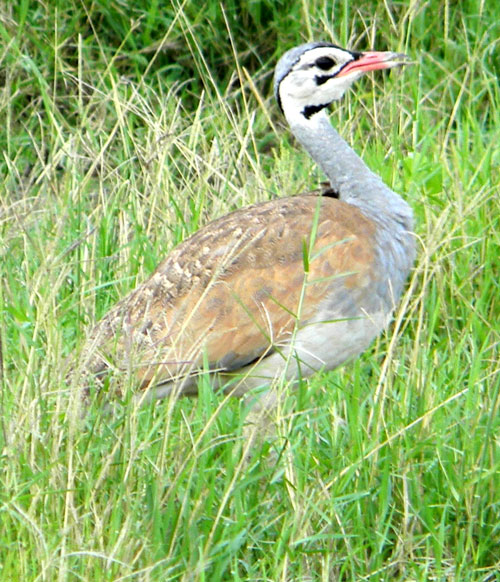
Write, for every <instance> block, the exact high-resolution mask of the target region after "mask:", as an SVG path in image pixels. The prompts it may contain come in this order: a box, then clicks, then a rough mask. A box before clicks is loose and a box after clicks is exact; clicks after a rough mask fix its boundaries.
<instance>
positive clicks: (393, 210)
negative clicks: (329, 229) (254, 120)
mask: <svg viewBox="0 0 500 582" xmlns="http://www.w3.org/2000/svg"><path fill="white" fill-rule="evenodd" d="M288 122H289V124H290V129H291V130H292V132H293V134H294V135H295V137H296V138H297V139H298V140H299V141H300V143H301V144H302V146H303V147H304V148H305V149H306V150H307V152H308V153H309V154H310V156H311V157H312V158H313V160H314V161H315V162H316V163H317V164H318V165H319V166H320V168H321V169H322V170H323V172H324V173H325V174H326V175H327V177H328V179H329V181H330V184H331V186H332V188H333V190H335V192H337V193H338V195H339V198H340V199H341V200H343V201H345V202H347V203H349V204H352V205H353V206H357V207H358V208H359V209H360V210H362V211H363V213H364V214H365V215H366V216H368V217H369V218H371V219H373V220H374V221H376V222H377V223H378V224H379V225H380V226H384V227H387V228H390V229H393V228H398V229H403V230H405V231H411V229H412V226H413V218H412V211H411V208H410V207H409V206H408V204H407V203H406V202H405V201H404V200H403V199H402V198H401V197H400V196H399V195H398V194H396V193H395V192H393V191H392V190H391V189H390V188H389V187H388V186H386V185H385V184H384V182H382V180H381V179H380V177H379V176H377V175H376V174H374V173H373V172H372V171H371V170H370V169H369V168H368V166H367V165H366V164H365V163H364V162H363V160H362V159H361V158H360V157H359V156H358V155H357V154H356V153H355V152H354V150H353V149H352V148H350V147H349V146H348V145H347V143H346V142H345V141H344V140H343V139H342V138H341V137H340V135H339V134H338V133H337V132H336V131H335V129H333V127H332V125H331V123H330V120H329V118H328V116H327V114H326V112H325V110H322V111H320V112H318V113H316V114H315V115H313V116H312V117H311V118H310V119H306V118H305V117H304V116H303V115H298V116H295V115H294V116H293V117H291V118H289V119H288Z"/></svg>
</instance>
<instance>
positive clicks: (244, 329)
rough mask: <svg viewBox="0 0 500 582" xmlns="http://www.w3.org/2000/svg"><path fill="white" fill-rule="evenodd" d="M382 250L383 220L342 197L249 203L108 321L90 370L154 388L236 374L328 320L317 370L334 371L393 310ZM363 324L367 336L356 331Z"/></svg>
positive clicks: (95, 342) (173, 258) (99, 329)
mask: <svg viewBox="0 0 500 582" xmlns="http://www.w3.org/2000/svg"><path fill="white" fill-rule="evenodd" d="M378 250H379V249H377V232H376V227H375V225H374V223H373V222H372V221H370V220H369V219H367V218H366V217H365V216H364V215H363V214H362V213H361V212H360V211H359V210H357V209H356V208H354V207H352V206H351V205H349V204H346V203H344V202H342V201H339V200H336V199H335V198H329V197H321V196H308V195H304V196H297V197H293V198H284V199H278V200H273V201H270V202H266V203H263V204H260V205H255V206H251V207H247V208H245V209H242V210H238V211H236V212H233V213H231V214H229V215H227V216H224V217H223V218H220V219H219V220H216V221H214V222H212V223H210V224H209V225H208V226H206V227H205V228H202V229H201V230H200V231H198V232H197V233H195V234H194V235H192V236H191V237H190V238H188V239H187V240H186V241H184V242H183V243H181V244H180V245H179V246H178V247H177V248H176V249H174V250H173V251H172V252H171V253H170V255H169V256H168V257H167V258H166V259H165V260H164V261H163V262H162V263H161V264H160V265H159V266H158V268H157V269H156V271H155V272H154V273H153V274H152V275H151V277H150V278H149V279H148V280H147V281H146V282H144V283H143V284H142V285H140V286H139V287H138V288H137V289H136V290H135V291H134V292H133V293H132V294H131V295H129V296H128V297H126V298H125V299H124V300H122V301H121V302H120V303H118V304H117V305H116V306H115V307H114V308H113V309H112V310H111V311H110V312H109V313H108V314H107V315H106V316H105V317H104V319H102V320H101V322H100V323H99V324H98V325H97V326H96V327H95V329H94V330H93V331H92V332H91V334H90V337H89V340H88V342H87V347H86V348H85V353H84V360H85V361H86V362H87V365H86V366H85V367H87V368H88V367H89V368H90V370H91V372H93V373H97V374H99V373H102V372H103V371H104V370H105V369H106V368H108V367H111V368H114V369H119V370H132V371H133V373H134V374H135V375H136V376H137V380H138V384H140V385H142V386H143V387H146V386H148V385H149V384H159V383H165V382H171V381H174V380H175V379H178V378H181V377H186V376H189V375H195V374H196V373H197V372H198V371H199V370H200V369H201V368H202V367H203V366H207V365H208V367H209V368H210V369H212V370H218V371H222V372H226V373H227V372H233V371H237V370H239V369H242V368H244V367H245V366H248V365H249V364H251V363H252V362H254V361H258V360H259V359H261V361H262V362H263V361H265V360H266V359H267V358H270V357H271V355H272V354H273V355H274V359H275V360H276V353H279V355H280V357H282V356H283V353H284V352H286V353H289V351H290V349H294V346H293V345H292V343H293V342H294V341H296V342H298V343H300V338H301V337H303V336H306V335H308V332H304V330H307V329H308V328H314V329H315V334H316V333H320V334H321V333H322V332H321V331H318V330H319V328H321V329H322V330H323V331H324V330H325V329H326V328H327V327H329V328H330V330H331V331H329V332H328V334H327V335H328V336H329V337H330V336H331V340H330V341H331V343H332V346H331V349H329V348H326V349H325V350H323V351H325V354H323V356H322V357H321V358H320V359H318V361H317V364H316V365H315V366H314V369H311V371H314V370H315V369H318V368H321V367H324V368H333V367H335V366H337V365H339V364H340V363H342V360H343V359H345V358H347V357H350V356H351V355H355V354H357V353H359V352H360V351H362V350H363V349H364V348H365V347H366V345H368V343H369V342H370V341H371V340H372V339H373V337H374V336H375V335H376V334H377V333H379V331H380V329H381V327H383V325H384V324H385V322H386V321H387V316H388V315H389V313H390V312H391V311H392V307H393V304H394V299H395V298H393V297H392V295H391V293H392V291H391V281H390V273H385V272H383V271H382V269H381V268H380V265H378V264H377V263H378V260H377V256H378V255H379V253H378ZM376 290H378V291H376ZM389 297H390V299H388V298H389ZM360 319H361V320H362V321H363V322H364V323H363V326H362V328H363V331H361V332H360V331H359V330H358V331H356V333H354V330H355V329H357V328H359V320H360ZM336 329H337V330H338V332H336V331H335V330H336ZM350 329H351V330H352V332H353V333H352V341H350V339H349V336H346V335H345V334H346V333H347V334H348V333H349V330H350ZM335 337H338V339H339V341H340V342H341V343H342V346H343V349H342V350H341V351H342V353H345V357H344V356H339V349H338V346H335V345H334V344H335ZM312 339H314V337H313V338H312ZM302 349H304V350H307V349H308V348H307V347H305V348H302ZM339 358H340V361H339ZM278 367H279V366H278ZM306 367H307V366H306ZM308 367H311V368H312V366H308ZM303 373H304V375H309V374H308V371H307V369H305V370H304V371H303ZM193 382H194V381H193ZM193 382H186V384H185V385H186V387H187V388H186V389H188V391H189V390H190V389H192V388H193Z"/></svg>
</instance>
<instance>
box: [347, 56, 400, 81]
mask: <svg viewBox="0 0 500 582" xmlns="http://www.w3.org/2000/svg"><path fill="white" fill-rule="evenodd" d="M405 64H408V57H407V56H406V55H404V54H402V53H392V52H390V51H382V52H379V51H367V52H365V53H359V57H358V58H357V59H355V60H354V61H350V62H349V63H347V65H345V67H344V68H343V69H341V70H340V71H339V72H338V73H337V75H336V76H337V77H345V76H347V75H350V74H352V73H366V72H368V71H376V70H378V69H390V68H391V67H397V66H398V65H405Z"/></svg>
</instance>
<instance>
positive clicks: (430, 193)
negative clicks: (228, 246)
mask: <svg viewBox="0 0 500 582" xmlns="http://www.w3.org/2000/svg"><path fill="white" fill-rule="evenodd" d="M224 4H225V14H224V13H223V12H222V11H221V9H220V7H219V3H217V2H214V1H213V0H210V1H205V2H200V3H196V4H195V3H192V2H186V3H184V4H183V5H182V6H181V5H177V3H175V2H174V3H167V5H166V6H163V5H162V3H160V2H154V1H153V2H149V3H146V2H140V1H139V0H135V1H133V2H132V1H131V2H127V3H125V2H113V3H111V2H105V1H104V0H100V1H96V2H92V3H80V2H72V1H71V0H70V1H69V2H65V3H62V2H56V1H54V2H32V1H29V0H22V1H21V2H19V3H4V4H3V5H2V7H1V8H0V10H1V11H2V14H1V18H0V39H1V40H0V78H1V81H2V82H1V89H0V90H1V93H0V108H1V115H2V117H1V119H2V121H3V122H2V125H1V127H0V148H1V150H2V154H3V155H2V157H1V159H0V166H1V169H2V171H1V174H0V176H1V190H0V271H1V272H0V294H1V295H0V304H1V311H0V339H1V356H2V360H1V378H0V390H1V393H0V455H1V457H0V463H1V465H0V579H1V580H2V582H3V581H4V580H5V581H13V582H14V581H15V582H17V581H21V580H22V581H23V582H29V581H33V582H34V581H37V582H39V581H40V582H41V581H47V582H49V581H50V582H54V581H66V580H67V581H75V582H76V581H79V580H88V581H119V580H120V581H121V580H134V581H141V582H142V581H144V582H146V581H147V582H149V581H151V582H153V581H155V582H156V581H162V582H165V581H167V580H176V581H177V580H179V581H180V580H182V581H200V582H202V581H207V582H208V581H210V582H217V581H232V580H236V581H243V580H255V581H257V580H258V581H273V582H274V581H316V580H318V581H337V580H338V581H352V582H355V581H356V582H358V581H360V580H369V581H370V582H375V581H386V580H387V581H391V582H392V581H401V582H403V581H404V582H410V581H412V582H413V581H415V582H417V581H418V582H420V581H427V580H439V581H446V582H449V581H460V582H463V581H466V582H469V581H482V582H486V581H488V582H490V581H493V580H500V573H499V572H500V525H499V524H500V487H499V485H498V483H499V482H500V442H499V434H500V410H499V407H500V396H499V386H500V382H499V374H498V349H497V348H498V334H499V326H498V319H499V311H500V310H499V308H498V300H497V297H498V293H499V289H498V279H499V272H498V243H499V232H500V228H499V212H498V208H499V202H498V192H499V189H500V172H499V157H500V154H499V148H498V143H499V142H500V130H499V127H500V124H499V122H500V119H499V118H500V116H499V90H498V79H497V77H498V73H499V67H498V48H499V47H498V37H499V25H498V22H500V9H499V8H498V7H496V6H495V4H496V3H495V2H489V3H488V2H480V1H474V0H472V1H468V2H465V1H464V2H460V3H454V2H453V3H452V2H444V3H441V2H437V0H428V1H424V2H419V3H416V2H412V3H409V4H408V5H406V4H404V3H399V4H392V3H381V2H373V1H368V0H362V1H361V2H358V3H352V4H350V3H347V2H332V3H328V4H327V3H324V2H316V1H314V2H308V3H303V2H287V3H276V2H265V1H261V2H257V1H254V2H252V1H250V0H247V1H246V2H238V3H237V2H228V3H224ZM306 6H307V8H306ZM207 15H208V16H210V18H208V17H207ZM312 38H314V39H320V38H321V39H333V40H335V41H337V42H339V43H340V44H344V45H345V44H347V45H349V46H351V47H355V48H359V49H363V48H370V47H375V48H378V49H382V50H383V49H391V50H403V51H405V52H407V53H408V54H410V55H411V56H412V57H413V59H414V60H415V61H416V65H415V66H413V67H407V68H405V69H404V70H397V71H394V72H392V73H391V74H390V75H378V76H377V75H373V77H371V76H370V77H367V78H366V79H364V80H363V81H361V82H359V83H358V85H357V86H356V88H355V91H352V92H351V94H350V95H349V96H348V97H347V98H346V99H345V100H344V101H343V102H342V103H341V104H339V105H338V106H337V107H335V110H334V111H333V112H332V122H333V123H334V124H335V125H336V127H338V128H339V130H340V131H341V132H342V134H343V135H344V136H345V137H346V138H347V139H348V140H349V141H350V142H352V143H353V145H354V147H355V148H356V149H357V151H358V152H360V153H361V154H362V155H363V157H364V158H365V159H366V161H367V162H368V163H369V164H370V166H371V167H372V168H374V169H376V170H377V171H378V172H379V173H380V174H381V175H382V176H383V178H384V180H385V181H386V182H387V183H389V184H390V185H392V186H393V187H394V188H395V189H396V190H398V191H400V192H402V193H404V195H405V197H406V198H407V199H408V200H409V201H410V203H411V205H412V206H413V208H414V209H415V213H416V217H417V232H418V236H419V258H418V263H417V266H416V268H415V271H414V274H413V277H412V279H411V281H410V282H409V285H408V292H407V294H406V295H405V297H404V299H403V301H402V305H401V309H400V311H399V312H398V314H397V317H396V319H395V323H394V325H393V327H392V328H391V330H390V331H389V332H388V333H387V335H386V336H384V337H382V338H380V339H379V340H378V341H377V342H376V343H375V345H374V346H373V347H372V348H371V349H370V350H368V351H367V352H366V353H365V354H364V355H363V356H362V357H361V358H359V359H358V360H357V361H356V362H354V363H352V364H349V365H347V366H345V367H344V368H342V369H341V370H338V371H335V372H332V373H329V374H323V375H318V376H316V377H315V378H313V379H312V380H311V381H310V382H303V383H302V384H301V386H300V387H299V388H298V389H297V390H296V391H295V392H293V393H291V394H290V396H289V398H288V400H287V402H286V403H285V405H284V407H283V409H281V410H280V411H279V414H278V418H277V419H276V420H277V436H276V437H275V438H270V439H268V440H266V441H264V442H262V443H260V444H258V445H255V446H254V447H253V448H252V450H251V451H249V450H248V448H249V447H248V443H246V442H245V440H244V438H243V432H242V425H243V422H244V412H245V411H244V410H243V407H242V405H241V403H239V402H238V401H233V400H227V399H224V398H223V397H222V396H221V395H219V394H213V392H212V391H211V389H210V386H209V384H208V381H206V380H204V383H203V385H202V387H201V394H200V397H199V398H198V399H196V400H189V399H184V400H181V401H177V402H174V401H165V402H161V403H158V404H157V405H156V406H151V407H146V408H143V409H140V410H136V409H135V408H134V407H133V406H132V405H127V406H125V407H124V408H123V409H122V410H119V411H118V412H117V413H116V414H115V415H110V414H104V413H101V412H100V411H99V410H96V409H93V410H91V412H90V414H89V417H88V419H87V420H86V422H85V424H84V426H82V424H81V423H79V422H77V421H76V420H75V416H74V414H73V412H74V407H75V395H74V394H71V393H70V390H69V388H68V385H67V384H66V382H65V378H64V370H65V359H66V358H67V356H68V355H69V354H70V353H71V352H72V350H73V349H74V348H78V346H81V344H82V341H83V338H84V335H85V330H86V329H87V328H88V326H90V325H92V323H93V322H95V321H96V320H97V319H98V318H100V317H101V316H102V315H103V314H104V313H105V312H106V311H107V309H108V308H109V307H110V306H111V305H112V304H113V303H114V302H115V301H116V300H117V299H118V298H120V297H123V296H124V295H125V294H126V293H127V292H128V291H130V290H131V289H132V288H133V287H134V286H135V285H136V283H137V282H138V281H141V280H143V279H144V278H145V277H146V276H147V275H148V274H149V273H150V272H151V271H152V270H153V268H154V266H155V265H156V263H157V262H158V261H159V260H160V259H161V258H162V257H163V256H165V254H166V253H168V252H169V250H170V249H172V248H173V247H174V246H175V244H177V243H178V242H179V241H181V240H182V239H184V238H185V237H186V236H187V235H189V234H190V233H192V232H194V231H195V230H197V229H198V228H199V227H200V226H202V225H204V224H206V223H207V222H209V221H210V220H212V219H214V218H216V217H218V216H221V215H222V214H224V213H226V212H228V211H230V210H232V209H235V208H239V207H241V206H243V205H246V204H249V203H252V202H255V201H260V200H267V199H269V198H271V197H273V196H276V195H282V194H283V193H287V194H295V193H298V192H300V191H304V190H307V189H311V188H314V187H317V185H318V183H319V182H320V181H321V179H322V176H321V174H320V172H319V170H317V169H316V168H315V167H314V164H313V163H312V162H310V161H309V160H308V159H307V157H306V155H305V154H304V153H303V152H301V151H300V149H298V148H297V147H296V145H295V143H294V142H293V140H292V139H291V138H290V136H289V135H288V134H287V132H286V128H285V127H284V124H283V120H282V118H281V116H280V115H279V112H278V111H277V107H276V105H275V104H274V102H273V100H272V95H271V90H270V86H271V78H272V67H273V65H274V63H275V62H276V59H277V58H278V56H279V55H280V54H281V53H282V52H283V51H284V50H285V49H287V48H290V47H291V46H293V45H295V44H298V43H299V42H302V41H304V40H310V39H312ZM248 458H249V460H248Z"/></svg>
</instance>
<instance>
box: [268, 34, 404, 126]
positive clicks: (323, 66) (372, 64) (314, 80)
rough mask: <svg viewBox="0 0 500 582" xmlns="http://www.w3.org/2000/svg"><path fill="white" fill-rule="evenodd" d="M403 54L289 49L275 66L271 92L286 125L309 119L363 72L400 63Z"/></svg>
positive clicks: (329, 47)
mask: <svg viewBox="0 0 500 582" xmlns="http://www.w3.org/2000/svg"><path fill="white" fill-rule="evenodd" d="M403 62H404V55H399V54H396V53H390V52H365V53H359V52H354V51H349V50H346V49H342V48H340V47H338V46H336V45H333V44H329V43H310V44H306V45H302V46H301V47H297V48H295V49H292V50H291V51H289V52H288V53H285V55H284V56H283V57H282V58H281V59H280V61H279V62H278V65H277V66H276V73H275V92H276V97H277V99H278V103H279V105H280V107H281V109H282V111H283V112H284V114H285V116H286V118H287V120H288V122H289V123H294V122H298V123H300V122H301V119H302V121H304V119H305V120H309V119H311V118H312V117H313V116H314V115H315V114H316V113H318V112H320V111H321V110H322V109H324V108H325V107H327V106H328V105H329V104H330V103H332V101H335V100H337V99H340V98H341V97H342V96H343V95H344V93H345V92H346V90H347V89H348V88H349V87H350V86H351V85H352V83H353V82H354V81H355V80H356V79H359V77H361V76H362V75H363V74H364V73H366V72H367V71H371V70H375V69H386V68H389V67H393V66H395V65H399V64H403Z"/></svg>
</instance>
